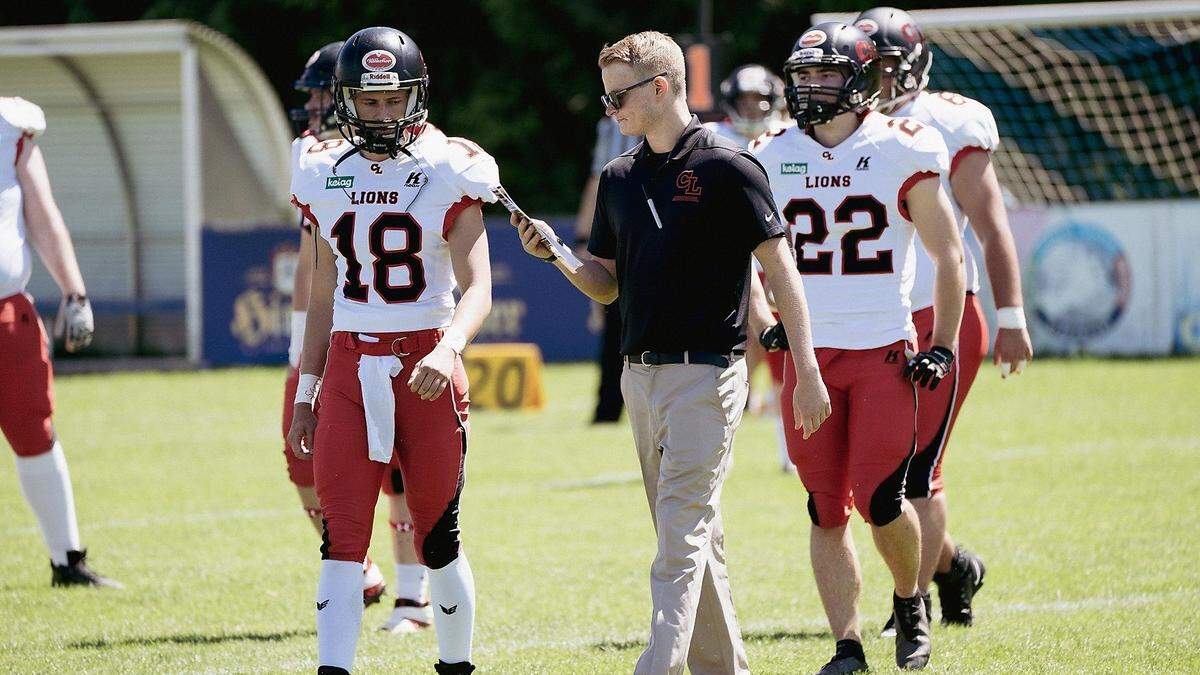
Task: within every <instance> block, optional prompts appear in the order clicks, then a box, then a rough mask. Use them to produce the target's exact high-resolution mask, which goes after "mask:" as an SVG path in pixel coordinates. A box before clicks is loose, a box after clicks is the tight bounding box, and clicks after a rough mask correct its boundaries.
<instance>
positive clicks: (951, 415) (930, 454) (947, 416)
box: [906, 293, 988, 499]
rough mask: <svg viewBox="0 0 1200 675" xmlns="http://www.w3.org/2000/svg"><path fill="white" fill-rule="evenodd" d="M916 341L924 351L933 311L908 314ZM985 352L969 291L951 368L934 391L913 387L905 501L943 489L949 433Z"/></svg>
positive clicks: (983, 329) (977, 308)
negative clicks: (912, 441)
mask: <svg viewBox="0 0 1200 675" xmlns="http://www.w3.org/2000/svg"><path fill="white" fill-rule="evenodd" d="M913 324H914V325H915V326H916V328H917V341H918V345H919V346H920V348H921V349H922V350H925V349H929V347H930V343H929V341H930V339H932V337H933V308H932V307H926V308H925V309H922V310H920V311H918V312H914V313H913ZM987 351H988V332H987V321H986V320H985V319H984V317H983V307H982V305H981V304H980V303H979V298H977V297H975V294H974V293H968V294H967V299H966V305H965V306H964V307H963V318H962V324H961V325H960V327H959V330H958V353H957V354H956V355H955V357H954V368H953V372H952V373H950V375H947V376H946V379H944V380H942V383H941V384H940V385H939V386H938V388H937V389H935V390H933V391H929V390H928V389H925V388H923V387H918V388H917V454H916V455H915V456H914V457H913V461H912V462H911V463H910V464H909V469H908V482H907V488H906V496H907V497H908V498H909V499H919V498H923V497H932V496H933V495H936V494H937V493H939V492H941V491H942V488H943V482H942V460H944V459H945V458H946V445H947V443H948V442H949V440H950V432H951V431H953V429H954V423H955V422H956V421H957V420H958V411H959V410H960V409H961V408H962V405H963V401H965V400H967V393H968V392H969V391H971V385H972V384H973V383H974V382H975V376H976V375H977V374H978V373H979V367H980V365H981V364H982V363H983V359H984V357H986V356H987Z"/></svg>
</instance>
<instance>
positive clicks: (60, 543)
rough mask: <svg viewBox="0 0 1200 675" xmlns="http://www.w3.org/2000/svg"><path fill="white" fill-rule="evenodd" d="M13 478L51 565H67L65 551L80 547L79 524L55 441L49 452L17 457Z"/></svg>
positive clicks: (67, 473)
mask: <svg viewBox="0 0 1200 675" xmlns="http://www.w3.org/2000/svg"><path fill="white" fill-rule="evenodd" d="M17 478H18V480H19V482H20V483H21V492H22V493H23V494H24V495H25V501H27V502H29V508H30V509H32V510H33V515H34V516H35V517H36V518H37V521H38V526H39V527H40V528H41V530H42V539H43V540H44V541H45V542H46V548H48V549H49V550H50V560H51V561H53V562H54V564H55V565H66V564H67V551H78V550H81V549H82V548H83V546H82V545H81V544H80V543H79V524H78V523H76V522H75V496H74V493H73V492H72V491H71V472H70V471H68V470H67V457H66V455H64V454H63V450H62V445H61V444H59V442H58V441H57V440H56V441H54V447H52V448H50V451H49V452H43V453H42V454H40V455H34V456H33V457H21V456H20V455H18V456H17Z"/></svg>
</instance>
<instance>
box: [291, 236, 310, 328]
mask: <svg viewBox="0 0 1200 675" xmlns="http://www.w3.org/2000/svg"><path fill="white" fill-rule="evenodd" d="M313 246H314V244H313V237H312V234H311V233H310V232H309V231H308V230H300V255H299V256H298V257H297V258H296V274H295V277H294V278H293V279H292V311H295V312H303V311H306V310H307V309H308V291H309V287H310V285H311V284H312V267H313Z"/></svg>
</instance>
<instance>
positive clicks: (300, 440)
mask: <svg viewBox="0 0 1200 675" xmlns="http://www.w3.org/2000/svg"><path fill="white" fill-rule="evenodd" d="M316 439H317V416H316V415H314V414H313V409H312V406H311V405H309V404H307V403H297V404H296V407H295V410H294V412H293V413H292V428H291V429H288V435H287V443H288V447H289V448H291V449H292V454H293V455H295V456H296V457H298V458H299V459H312V453H313V442H314V441H315V440H316Z"/></svg>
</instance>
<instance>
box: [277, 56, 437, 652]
mask: <svg viewBox="0 0 1200 675" xmlns="http://www.w3.org/2000/svg"><path fill="white" fill-rule="evenodd" d="M342 44H343V43H342V42H341V41H340V40H339V41H337V42H331V43H329V44H327V45H325V46H324V47H321V48H320V49H318V50H317V51H315V52H313V55H312V56H310V57H309V59H308V61H307V62H306V63H305V64H304V70H303V71H302V72H301V73H300V77H299V78H297V79H296V83H295V89H296V90H297V91H300V92H304V93H306V94H308V100H307V101H306V102H305V104H304V107H302V108H296V109H293V110H291V111H289V113H290V116H291V119H292V123H293V126H294V128H295V131H296V134H297V138H296V140H295V141H293V142H292V167H293V170H295V167H297V165H298V163H299V160H300V157H301V156H302V155H303V154H304V152H305V151H307V150H308V149H309V148H310V147H312V146H313V145H314V144H315V143H318V142H320V141H325V140H329V139H331V138H337V137H340V135H339V134H338V131H337V120H336V117H335V115H334V106H333V70H334V65H335V64H336V62H337V55H338V51H339V50H341V48H342ZM426 131H427V132H428V131H430V130H429V129H427V130H426ZM312 254H313V240H312V225H311V224H310V223H309V222H308V221H307V220H306V219H305V218H304V217H303V214H300V257H299V260H298V261H297V264H296V274H295V279H294V282H293V289H292V335H291V344H290V346H289V348H288V365H289V367H288V377H287V380H286V382H285V385H284V399H283V401H284V402H283V435H284V438H285V440H286V437H287V432H288V430H289V429H290V428H291V425H292V411H293V406H294V401H295V398H296V387H297V383H298V382H299V379H300V353H301V348H302V346H303V343H304V319H305V309H306V308H307V307H308V290H309V284H310V280H311V278H312V274H311V273H312ZM283 454H284V457H285V458H286V461H287V469H288V479H289V480H291V482H292V484H293V485H295V486H296V491H297V493H298V494H299V495H300V503H301V505H302V506H303V507H304V511H305V513H306V514H308V517H309V519H310V520H311V521H312V523H313V526H314V527H316V529H317V532H318V533H320V532H321V505H320V503H319V502H318V500H317V491H316V488H315V487H313V482H314V479H313V469H312V466H313V464H312V462H310V461H306V460H304V459H301V458H299V457H297V456H296V455H295V454H294V453H292V451H291V449H290V448H288V447H287V444H286V442H285V443H284V450H283ZM383 491H384V493H385V494H387V495H388V507H389V508H388V510H389V518H388V524H389V525H390V527H391V532H392V553H393V556H394V557H395V561H396V586H395V589H394V590H395V593H396V601H395V603H394V606H393V608H392V614H391V616H390V617H389V618H388V620H387V621H386V622H385V623H384V624H383V625H382V626H381V627H380V628H381V629H382V630H384V631H387V632H389V633H392V634H395V635H402V634H407V633H412V632H416V631H419V630H421V629H424V628H428V627H430V626H432V625H433V613H432V611H431V610H430V607H429V601H428V600H427V599H426V586H427V584H428V580H427V575H426V574H425V567H424V566H423V565H421V564H420V563H419V562H418V561H417V555H416V551H415V550H414V549H413V535H412V517H411V516H410V515H409V512H408V504H406V503H405V501H404V480H403V477H402V476H401V474H400V467H399V464H398V463H396V462H393V463H392V466H391V468H390V470H389V471H388V472H387V475H385V476H384V479H383ZM386 587H387V586H386V584H385V583H384V579H383V574H382V573H381V572H380V570H379V566H378V565H376V564H375V563H374V562H373V561H372V560H371V558H370V556H367V558H366V559H365V560H364V561H363V603H364V604H365V605H367V606H370V605H372V604H375V603H377V602H379V601H380V599H381V597H382V596H383V593H384V590H385V589H386Z"/></svg>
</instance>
